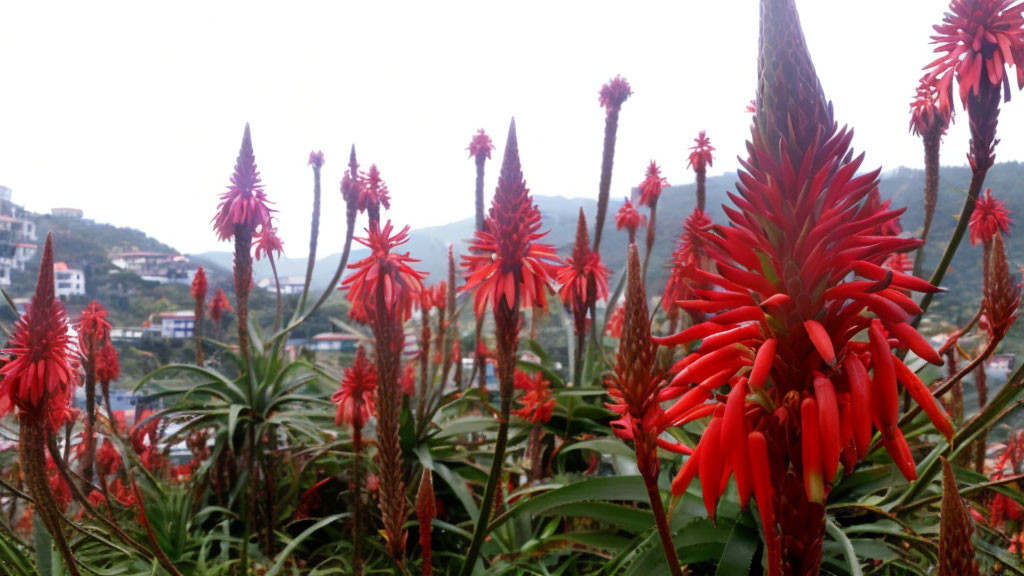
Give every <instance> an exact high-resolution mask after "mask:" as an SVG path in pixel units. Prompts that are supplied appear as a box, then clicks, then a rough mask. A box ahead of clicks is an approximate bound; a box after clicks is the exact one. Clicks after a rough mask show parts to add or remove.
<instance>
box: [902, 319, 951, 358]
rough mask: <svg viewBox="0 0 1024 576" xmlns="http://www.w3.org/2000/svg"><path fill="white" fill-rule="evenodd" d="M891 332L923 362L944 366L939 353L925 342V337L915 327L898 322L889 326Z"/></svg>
mask: <svg viewBox="0 0 1024 576" xmlns="http://www.w3.org/2000/svg"><path fill="white" fill-rule="evenodd" d="M889 332H890V333H891V334H892V335H893V336H895V337H896V339H897V340H899V341H900V342H901V343H902V344H903V345H904V346H906V347H907V348H910V350H911V351H912V352H913V353H914V354H917V355H918V356H920V357H921V358H922V359H923V360H926V361H928V362H930V363H932V364H935V365H936V366H942V358H941V357H940V356H939V354H938V352H936V351H935V349H934V348H932V346H931V344H929V343H928V341H927V340H925V338H924V336H921V334H920V333H919V332H918V331H917V330H915V329H914V327H913V326H911V325H909V324H905V323H903V322H898V323H896V324H892V325H891V326H889Z"/></svg>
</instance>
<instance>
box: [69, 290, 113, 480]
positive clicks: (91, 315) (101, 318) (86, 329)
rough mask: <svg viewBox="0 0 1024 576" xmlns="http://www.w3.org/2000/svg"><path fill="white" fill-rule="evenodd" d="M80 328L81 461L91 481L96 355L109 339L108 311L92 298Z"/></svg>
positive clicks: (83, 473)
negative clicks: (82, 389)
mask: <svg viewBox="0 0 1024 576" xmlns="http://www.w3.org/2000/svg"><path fill="white" fill-rule="evenodd" d="M75 329H76V330H77V331H78V349H79V353H80V354H81V355H82V360H83V367H84V368H85V415H86V421H85V454H84V457H83V458H82V461H81V466H82V475H83V476H84V477H85V478H86V480H89V481H91V480H92V469H93V461H94V460H95V457H96V431H95V429H96V356H97V354H98V352H99V350H100V348H101V347H102V346H103V345H104V344H106V343H107V342H108V341H109V340H110V323H109V322H107V310H106V309H105V308H104V307H103V305H102V304H100V303H99V302H96V301H95V300H93V301H92V302H89V304H88V305H86V307H85V310H82V315H81V317H80V318H79V320H78V323H77V324H76V325H75Z"/></svg>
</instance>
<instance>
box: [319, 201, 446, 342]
mask: <svg viewBox="0 0 1024 576" xmlns="http://www.w3.org/2000/svg"><path fill="white" fill-rule="evenodd" d="M393 230H394V227H393V226H392V225H391V221H390V220H389V221H388V222H387V223H386V224H384V228H383V229H381V228H380V225H379V223H377V222H371V224H370V227H369V228H367V230H366V232H367V234H368V236H367V237H366V238H356V241H357V242H359V243H360V244H362V245H363V246H366V247H367V248H369V249H370V255H369V256H367V257H366V258H363V259H362V260H360V261H359V262H356V263H354V264H351V265H349V268H351V269H352V270H355V272H353V273H352V274H351V275H350V276H349V277H348V278H346V279H345V281H344V282H342V285H341V286H340V287H339V290H347V291H348V292H347V294H346V298H348V301H349V302H351V303H352V309H351V310H349V316H350V317H352V319H354V320H356V321H359V322H365V323H371V320H372V318H373V316H374V315H375V314H376V309H377V301H378V298H379V296H381V295H382V296H383V305H384V306H385V307H386V309H387V310H389V311H395V312H397V316H398V317H399V318H400V319H401V321H402V322H404V321H406V320H408V319H409V316H410V315H411V314H412V305H413V302H415V301H416V300H417V299H418V298H419V293H420V291H421V290H423V278H425V277H426V274H425V273H423V272H417V271H416V270H414V269H413V268H412V266H410V264H412V263H415V262H419V260H416V259H415V258H412V257H410V256H409V253H408V252H406V253H404V254H398V253H394V252H392V250H394V248H396V247H398V246H401V245H402V244H405V243H406V242H408V241H409V227H408V226H406V227H405V228H402V230H401V231H399V232H398V233H397V234H394V235H392V231H393ZM378 289H380V290H383V293H382V294H381V295H378V294H377V290H378Z"/></svg>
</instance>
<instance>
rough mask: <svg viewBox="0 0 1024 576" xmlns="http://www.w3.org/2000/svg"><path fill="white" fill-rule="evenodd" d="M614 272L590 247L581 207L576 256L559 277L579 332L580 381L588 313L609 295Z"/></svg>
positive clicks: (575, 366) (575, 365)
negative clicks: (610, 280)
mask: <svg viewBox="0 0 1024 576" xmlns="http://www.w3.org/2000/svg"><path fill="white" fill-rule="evenodd" d="M609 274H610V272H609V271H608V269H607V268H605V267H604V264H602V263H601V255H600V254H598V253H597V252H593V251H591V249H590V236H589V235H588V234H587V218H586V216H584V215H583V208H580V216H579V220H578V221H577V226H576V242H575V244H573V247H572V256H569V257H568V258H566V259H565V264H563V265H562V266H560V267H559V268H558V271H557V276H556V280H557V281H558V283H559V284H561V285H562V287H561V288H559V289H558V295H559V296H560V297H561V298H562V302H563V303H564V304H565V307H566V308H567V309H568V310H569V312H570V313H571V314H572V318H573V328H574V331H575V333H576V347H575V348H574V350H573V353H574V354H573V379H574V381H577V382H578V378H579V377H580V376H582V372H581V370H582V367H583V348H584V343H585V341H586V335H587V312H588V311H590V310H592V309H594V304H595V303H596V302H597V300H599V299H603V298H607V297H608V275H609Z"/></svg>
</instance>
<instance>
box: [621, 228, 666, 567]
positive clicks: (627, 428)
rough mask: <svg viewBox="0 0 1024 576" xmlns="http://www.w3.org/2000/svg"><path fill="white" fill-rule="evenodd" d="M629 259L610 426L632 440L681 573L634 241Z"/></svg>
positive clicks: (663, 533)
mask: <svg viewBox="0 0 1024 576" xmlns="http://www.w3.org/2000/svg"><path fill="white" fill-rule="evenodd" d="M626 261H627V268H626V269H627V280H626V281H627V286H626V317H625V325H624V327H623V332H622V339H621V340H619V350H618V353H617V354H616V356H615V367H614V377H613V378H612V380H611V382H610V386H609V389H608V393H609V394H610V395H611V396H612V397H613V398H614V399H615V400H616V404H615V405H612V406H611V408H612V410H613V411H615V412H617V413H619V414H620V415H621V418H620V419H619V420H617V421H616V422H613V423H612V428H613V430H615V432H616V434H618V435H620V436H622V437H623V438H628V439H632V440H633V443H634V447H635V450H636V463H637V467H638V468H639V469H640V475H641V476H643V479H644V484H646V486H647V493H648V496H649V498H650V501H651V508H652V511H653V512H654V518H655V521H656V522H657V525H658V534H659V535H660V537H661V541H662V546H663V548H664V549H665V557H666V560H667V561H668V568H669V570H670V571H671V573H672V574H675V575H681V574H682V571H681V570H680V566H679V560H678V558H677V556H676V551H675V545H674V544H673V543H672V537H671V535H670V534H669V530H668V521H667V519H666V517H665V510H664V507H663V505H662V501H661V491H660V490H659V489H658V480H657V479H658V471H659V469H660V464H661V463H660V461H659V460H658V451H657V448H658V445H659V442H658V436H659V435H660V434H661V432H662V431H663V430H664V428H663V427H662V426H661V424H660V421H661V420H662V418H663V416H664V414H663V412H662V409H661V405H660V403H659V400H658V391H659V389H660V388H661V386H662V385H663V384H664V380H663V378H662V377H661V374H659V373H657V372H655V371H654V367H655V365H656V363H655V356H656V352H657V346H656V345H655V344H654V343H653V342H652V341H651V322H650V315H649V314H648V311H647V293H646V291H645V290H644V279H643V275H642V273H641V271H640V252H639V250H637V247H636V244H630V245H629V248H628V251H627V258H626Z"/></svg>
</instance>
